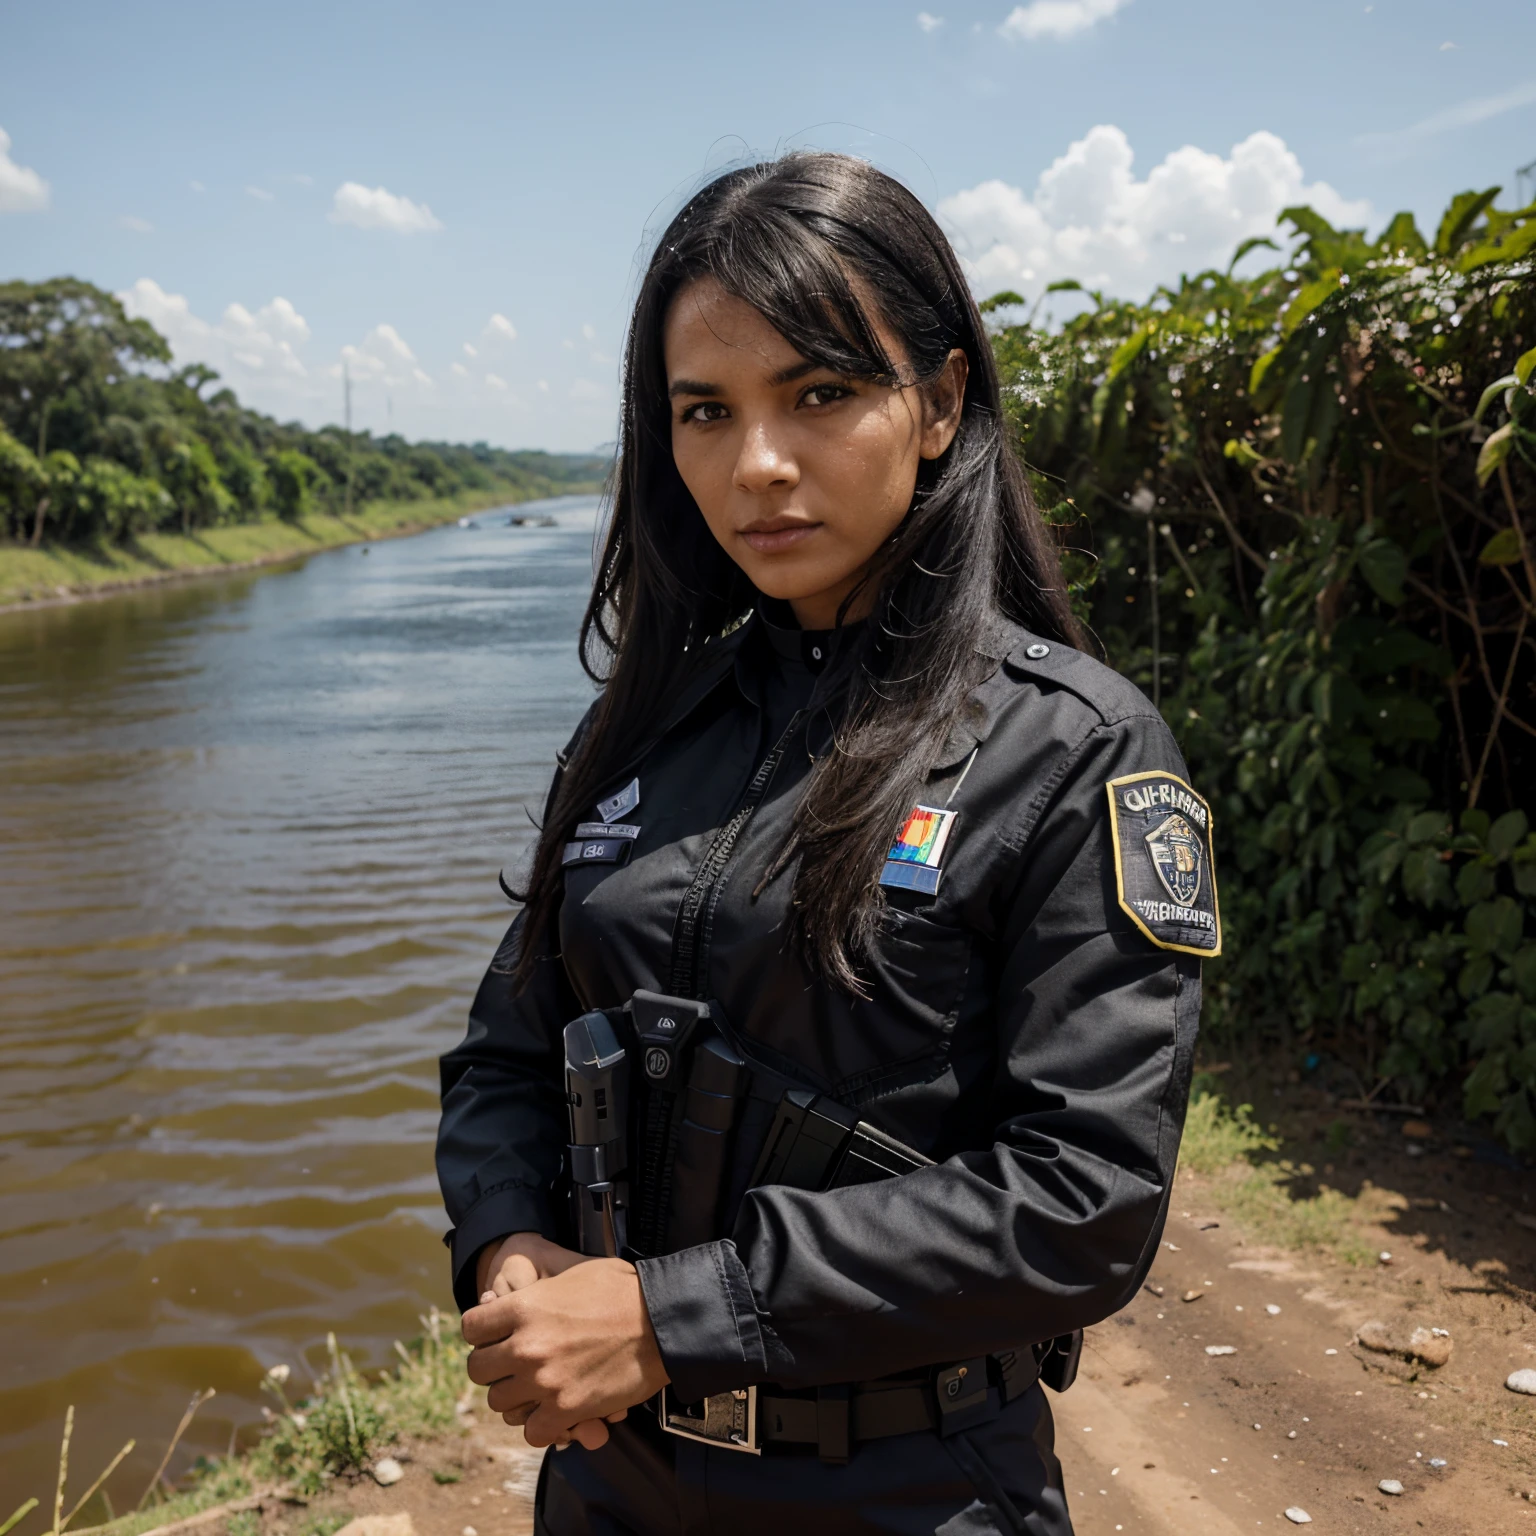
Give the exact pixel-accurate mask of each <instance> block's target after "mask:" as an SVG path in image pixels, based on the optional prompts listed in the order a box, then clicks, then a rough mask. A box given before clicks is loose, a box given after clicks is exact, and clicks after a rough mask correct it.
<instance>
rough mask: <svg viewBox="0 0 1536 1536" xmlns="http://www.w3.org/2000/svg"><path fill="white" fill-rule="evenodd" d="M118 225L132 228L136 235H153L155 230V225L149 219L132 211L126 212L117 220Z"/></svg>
mask: <svg viewBox="0 0 1536 1536" xmlns="http://www.w3.org/2000/svg"><path fill="white" fill-rule="evenodd" d="M117 227H118V228H119V229H129V230H132V231H133V233H134V234H136V235H152V234H154V232H155V226H154V225H153V224H151V223H150V222H149V220H148V219H141V218H139V217H137V216H136V215H135V214H131V213H125V214H124V215H123V216H122V217H121V218H120V219H119V220H118V221H117Z"/></svg>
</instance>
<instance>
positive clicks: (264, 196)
mask: <svg viewBox="0 0 1536 1536" xmlns="http://www.w3.org/2000/svg"><path fill="white" fill-rule="evenodd" d="M245 195H246V196H247V197H254V198H255V199H256V200H257V202H261V203H272V202H276V201H277V193H276V192H268V191H267V189H266V188H265V187H247V188H246V189H245Z"/></svg>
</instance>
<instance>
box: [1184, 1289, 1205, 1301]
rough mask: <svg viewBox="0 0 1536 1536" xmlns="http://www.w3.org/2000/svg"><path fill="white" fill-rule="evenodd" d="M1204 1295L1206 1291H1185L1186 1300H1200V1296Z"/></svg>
mask: <svg viewBox="0 0 1536 1536" xmlns="http://www.w3.org/2000/svg"><path fill="white" fill-rule="evenodd" d="M1204 1295H1205V1292H1204V1291H1185V1292H1184V1300H1185V1301H1199V1300H1200V1298H1201V1297H1202V1296H1204Z"/></svg>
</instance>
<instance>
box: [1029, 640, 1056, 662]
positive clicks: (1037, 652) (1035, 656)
mask: <svg viewBox="0 0 1536 1536" xmlns="http://www.w3.org/2000/svg"><path fill="white" fill-rule="evenodd" d="M1024 654H1025V655H1026V656H1028V657H1029V659H1030V660H1031V661H1039V660H1040V659H1041V657H1043V656H1049V655H1050V654H1051V648H1050V646H1048V645H1038V644H1037V645H1032V646H1030V647H1029V649H1028V650H1026V651H1025V652H1024Z"/></svg>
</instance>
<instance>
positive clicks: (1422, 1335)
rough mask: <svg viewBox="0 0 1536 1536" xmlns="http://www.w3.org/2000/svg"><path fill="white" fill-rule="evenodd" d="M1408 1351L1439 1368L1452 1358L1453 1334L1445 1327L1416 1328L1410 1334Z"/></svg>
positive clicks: (1425, 1362) (1417, 1358)
mask: <svg viewBox="0 0 1536 1536" xmlns="http://www.w3.org/2000/svg"><path fill="white" fill-rule="evenodd" d="M1408 1352H1409V1354H1410V1355H1411V1356H1412V1358H1413V1359H1415V1360H1421V1361H1423V1363H1424V1364H1425V1365H1432V1366H1435V1367H1436V1368H1437V1369H1438V1368H1439V1367H1440V1366H1442V1365H1444V1364H1445V1362H1446V1361H1447V1360H1449V1359H1450V1358H1451V1336H1450V1335H1449V1334H1448V1333H1446V1332H1445V1330H1444V1329H1443V1328H1415V1329H1414V1330H1413V1332H1412V1333H1411V1334H1409V1335H1408Z"/></svg>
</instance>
